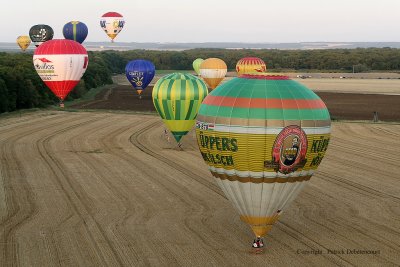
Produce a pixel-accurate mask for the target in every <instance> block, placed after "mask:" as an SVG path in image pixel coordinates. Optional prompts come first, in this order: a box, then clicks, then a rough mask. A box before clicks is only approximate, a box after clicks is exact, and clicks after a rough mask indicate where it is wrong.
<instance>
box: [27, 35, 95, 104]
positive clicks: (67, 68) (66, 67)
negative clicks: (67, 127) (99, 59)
mask: <svg viewBox="0 0 400 267" xmlns="http://www.w3.org/2000/svg"><path fill="white" fill-rule="evenodd" d="M33 65H34V66H35V69H36V71H37V73H38V74H39V76H40V78H41V79H42V80H43V82H44V83H45V84H46V85H47V87H49V88H50V90H51V91H52V92H53V93H54V94H55V95H56V96H57V97H58V98H59V99H60V107H63V106H64V104H63V101H64V99H65V98H66V97H67V95H68V94H69V93H70V92H71V91H72V89H74V87H75V86H76V85H77V84H78V83H79V81H80V79H81V78H82V75H83V74H84V73H85V71H86V68H87V66H88V54H87V52H86V49H85V48H84V47H83V46H82V45H81V44H80V43H78V42H75V41H72V40H50V41H47V42H45V43H43V44H42V45H40V46H39V47H38V48H36V50H35V53H34V55H33Z"/></svg>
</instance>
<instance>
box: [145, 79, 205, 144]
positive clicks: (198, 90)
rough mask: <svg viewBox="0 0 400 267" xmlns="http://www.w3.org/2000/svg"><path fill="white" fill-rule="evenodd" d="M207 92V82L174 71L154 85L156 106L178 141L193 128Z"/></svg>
mask: <svg viewBox="0 0 400 267" xmlns="http://www.w3.org/2000/svg"><path fill="white" fill-rule="evenodd" d="M207 94H208V90H207V86H206V84H205V83H204V82H203V81H202V80H201V79H199V78H197V77H196V76H193V75H191V74H183V73H172V74H169V75H166V76H164V77H162V78H161V79H159V80H158V81H157V83H156V84H155V85H154V88H153V103H154V107H155V108H156V110H157V112H158V114H160V116H161V118H162V120H163V121H164V123H165V124H166V125H167V127H168V129H169V130H170V131H171V133H172V134H173V136H174V137H175V140H176V141H177V142H179V141H180V140H181V138H182V137H183V136H184V135H186V134H187V133H188V132H189V131H190V130H191V129H192V127H193V125H194V124H195V118H196V115H197V112H198V110H199V107H200V104H201V102H202V101H203V99H204V98H205V97H206V96H207Z"/></svg>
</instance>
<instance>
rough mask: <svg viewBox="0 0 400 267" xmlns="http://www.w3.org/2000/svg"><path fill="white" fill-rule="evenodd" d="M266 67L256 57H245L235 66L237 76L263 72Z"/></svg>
mask: <svg viewBox="0 0 400 267" xmlns="http://www.w3.org/2000/svg"><path fill="white" fill-rule="evenodd" d="M266 70H267V66H266V65H265V62H264V61H263V60H262V59H260V58H258V57H245V58H242V59H240V60H239V61H238V62H237V64H236V71H237V73H238V76H240V75H242V74H246V73H257V72H265V71H266Z"/></svg>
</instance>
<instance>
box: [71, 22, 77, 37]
mask: <svg viewBox="0 0 400 267" xmlns="http://www.w3.org/2000/svg"><path fill="white" fill-rule="evenodd" d="M72 33H73V35H74V41H76V24H75V23H73V24H72Z"/></svg>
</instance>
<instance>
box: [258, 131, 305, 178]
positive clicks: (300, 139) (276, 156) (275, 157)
mask: <svg viewBox="0 0 400 267" xmlns="http://www.w3.org/2000/svg"><path fill="white" fill-rule="evenodd" d="M306 153H307V136H306V134H305V132H304V131H303V130H302V129H301V128H300V127H299V126H296V125H291V126H287V127H285V128H284V129H283V130H282V131H281V132H280V133H279V134H278V136H277V137H276V139H275V143H274V146H273V148H272V160H270V161H269V160H267V161H265V162H264V166H265V167H266V168H272V169H274V170H275V171H276V172H281V173H283V174H288V173H291V172H294V171H296V170H297V169H299V168H303V167H304V165H305V164H306V162H307V159H306Z"/></svg>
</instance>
